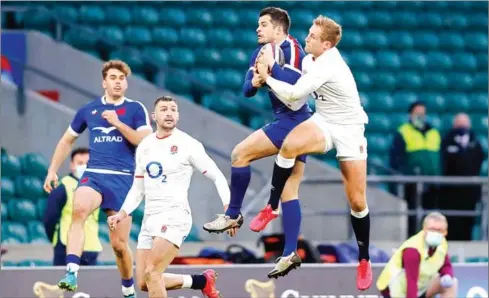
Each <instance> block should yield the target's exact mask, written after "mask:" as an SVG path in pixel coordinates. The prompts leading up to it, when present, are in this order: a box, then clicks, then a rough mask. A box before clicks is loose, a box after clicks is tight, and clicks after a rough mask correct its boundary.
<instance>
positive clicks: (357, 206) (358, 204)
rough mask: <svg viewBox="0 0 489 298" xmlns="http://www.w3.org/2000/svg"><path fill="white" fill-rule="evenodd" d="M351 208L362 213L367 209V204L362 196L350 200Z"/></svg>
mask: <svg viewBox="0 0 489 298" xmlns="http://www.w3.org/2000/svg"><path fill="white" fill-rule="evenodd" d="M349 201H350V208H351V210H353V211H355V212H362V211H363V210H365V208H367V202H366V200H365V198H364V197H362V196H354V197H352V198H350V200H349Z"/></svg>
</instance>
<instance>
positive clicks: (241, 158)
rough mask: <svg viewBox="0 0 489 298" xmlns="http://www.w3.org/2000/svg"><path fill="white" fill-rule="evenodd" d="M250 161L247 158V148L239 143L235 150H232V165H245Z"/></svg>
mask: <svg viewBox="0 0 489 298" xmlns="http://www.w3.org/2000/svg"><path fill="white" fill-rule="evenodd" d="M248 162H249V160H248V159H247V155H246V152H245V149H244V148H243V147H242V146H240V145H237V146H236V147H234V149H233V151H232V152H231V164H232V166H233V167H236V166H244V165H246V163H248Z"/></svg>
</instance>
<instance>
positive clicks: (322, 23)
mask: <svg viewBox="0 0 489 298" xmlns="http://www.w3.org/2000/svg"><path fill="white" fill-rule="evenodd" d="M313 24H314V25H317V26H319V27H321V30H322V32H321V36H320V38H321V41H329V42H331V44H332V47H334V46H336V45H338V44H339V43H340V40H341V34H342V29H341V25H339V24H338V23H336V22H335V21H333V20H332V19H330V18H328V17H325V16H323V15H319V16H318V17H317V18H316V19H314V21H313Z"/></svg>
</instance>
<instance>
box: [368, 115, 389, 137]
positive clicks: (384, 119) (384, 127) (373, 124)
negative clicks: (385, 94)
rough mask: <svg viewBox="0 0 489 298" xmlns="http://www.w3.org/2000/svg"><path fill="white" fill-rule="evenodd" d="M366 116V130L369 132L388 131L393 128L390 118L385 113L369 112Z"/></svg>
mask: <svg viewBox="0 0 489 298" xmlns="http://www.w3.org/2000/svg"><path fill="white" fill-rule="evenodd" d="M368 118H369V123H368V125H367V132H369V133H370V132H376V133H389V132H391V131H392V130H393V127H392V126H391V122H390V119H389V117H388V116H387V115H385V114H379V113H369V115H368Z"/></svg>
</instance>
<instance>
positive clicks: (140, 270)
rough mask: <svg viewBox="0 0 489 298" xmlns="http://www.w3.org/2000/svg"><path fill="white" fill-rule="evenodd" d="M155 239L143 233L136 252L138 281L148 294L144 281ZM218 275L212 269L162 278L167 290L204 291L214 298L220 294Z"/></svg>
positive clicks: (165, 274)
mask: <svg viewBox="0 0 489 298" xmlns="http://www.w3.org/2000/svg"><path fill="white" fill-rule="evenodd" d="M152 238H153V237H151V236H146V235H144V234H143V233H141V234H140V235H139V238H138V248H137V250H136V280H137V284H138V287H139V289H140V290H141V291H143V292H147V291H148V287H147V285H146V281H145V279H144V272H145V264H146V260H147V258H148V256H149V254H150V253H151V247H152V245H153V244H152V243H153V239H152ZM216 276H217V273H216V272H215V271H214V270H212V269H207V270H205V271H204V272H203V273H202V274H195V275H188V274H172V273H163V275H162V276H161V278H163V279H164V283H165V288H166V289H167V290H178V289H194V290H201V291H203V293H204V295H206V296H207V297H210V298H212V297H214V296H212V293H218V292H217V290H216V288H215V282H216Z"/></svg>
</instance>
